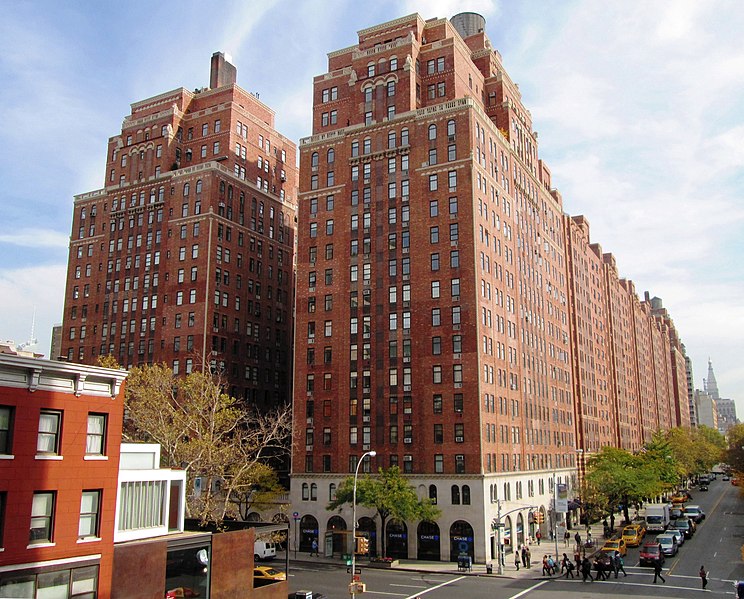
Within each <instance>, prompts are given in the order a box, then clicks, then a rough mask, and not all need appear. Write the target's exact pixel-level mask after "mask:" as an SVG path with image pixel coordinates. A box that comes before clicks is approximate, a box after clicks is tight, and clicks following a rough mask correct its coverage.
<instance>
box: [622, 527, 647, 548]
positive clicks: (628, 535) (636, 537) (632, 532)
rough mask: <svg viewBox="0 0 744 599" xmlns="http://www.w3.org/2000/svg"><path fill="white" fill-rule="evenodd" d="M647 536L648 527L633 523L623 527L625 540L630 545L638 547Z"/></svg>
mask: <svg viewBox="0 0 744 599" xmlns="http://www.w3.org/2000/svg"><path fill="white" fill-rule="evenodd" d="M645 536H646V529H645V528H644V527H643V526H639V525H638V524H631V525H629V526H626V527H625V528H623V541H625V545H626V546H628V547H638V546H639V545H640V544H641V543H642V542H643V537H645Z"/></svg>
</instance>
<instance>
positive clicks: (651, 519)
mask: <svg viewBox="0 0 744 599" xmlns="http://www.w3.org/2000/svg"><path fill="white" fill-rule="evenodd" d="M667 526H669V504H668V503H655V504H651V505H647V506H646V530H647V531H648V532H664V531H665V530H666V529H667Z"/></svg>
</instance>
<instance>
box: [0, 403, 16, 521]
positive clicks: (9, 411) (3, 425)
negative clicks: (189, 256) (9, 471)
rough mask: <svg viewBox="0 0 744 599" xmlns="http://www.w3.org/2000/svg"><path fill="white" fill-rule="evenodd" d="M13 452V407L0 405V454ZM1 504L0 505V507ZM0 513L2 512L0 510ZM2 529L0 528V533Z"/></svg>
mask: <svg viewBox="0 0 744 599" xmlns="http://www.w3.org/2000/svg"><path fill="white" fill-rule="evenodd" d="M12 453H13V408H12V407H9V406H0V454H2V455H11V454H12ZM1 508H2V506H0V509H1ZM0 515H2V513H1V512H0ZM1 532H2V530H1V529H0V533H1Z"/></svg>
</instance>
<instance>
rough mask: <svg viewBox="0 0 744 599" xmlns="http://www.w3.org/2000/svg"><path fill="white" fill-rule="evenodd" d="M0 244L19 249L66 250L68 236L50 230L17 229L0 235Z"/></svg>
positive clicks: (68, 240)
mask: <svg viewBox="0 0 744 599" xmlns="http://www.w3.org/2000/svg"><path fill="white" fill-rule="evenodd" d="M0 243H8V244H11V245H18V246H21V247H50V248H58V249H61V248H67V247H68V246H69V243H70V237H69V235H66V234H64V233H60V232H59V231H54V230H52V229H30V228H29V229H19V230H18V231H15V232H13V233H0Z"/></svg>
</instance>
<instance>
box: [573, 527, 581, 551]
mask: <svg viewBox="0 0 744 599" xmlns="http://www.w3.org/2000/svg"><path fill="white" fill-rule="evenodd" d="M574 541H576V550H577V551H578V550H580V549H581V535H580V534H579V531H578V530H577V531H576V534H575V535H574Z"/></svg>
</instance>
